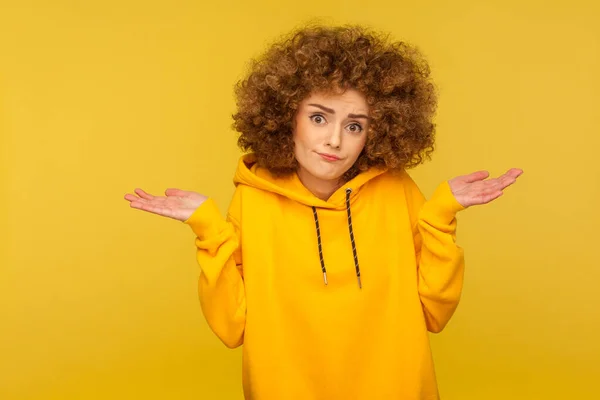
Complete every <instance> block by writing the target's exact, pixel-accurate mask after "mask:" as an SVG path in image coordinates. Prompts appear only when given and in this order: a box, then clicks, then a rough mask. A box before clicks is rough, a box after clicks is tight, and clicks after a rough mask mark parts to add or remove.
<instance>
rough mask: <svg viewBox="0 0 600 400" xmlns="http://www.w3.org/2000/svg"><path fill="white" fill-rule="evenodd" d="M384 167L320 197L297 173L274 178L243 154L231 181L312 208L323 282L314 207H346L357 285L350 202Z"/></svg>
mask: <svg viewBox="0 0 600 400" xmlns="http://www.w3.org/2000/svg"><path fill="white" fill-rule="evenodd" d="M384 172H385V170H383V169H374V168H373V169H370V170H369V171H366V172H363V173H360V174H359V175H357V176H356V177H355V178H354V179H352V180H350V181H349V182H347V183H345V184H344V185H342V187H340V188H339V189H338V190H337V191H336V192H335V193H333V195H331V197H330V198H329V199H327V201H325V200H321V199H319V198H318V197H316V196H315V195H313V194H312V193H311V192H310V191H309V190H308V189H306V188H305V187H304V185H303V184H302V182H300V179H299V178H298V176H297V175H296V174H293V175H292V176H291V177H286V178H276V177H274V176H273V175H271V174H270V173H269V171H268V170H266V169H265V168H258V166H257V164H256V158H255V156H254V155H253V154H247V155H245V156H242V157H241V158H240V160H239V163H238V167H237V170H236V173H235V176H234V179H233V182H234V184H235V185H236V186H237V185H248V186H251V187H254V188H257V189H261V190H266V191H269V192H272V193H277V194H279V195H281V196H285V197H287V198H289V199H291V200H295V201H297V202H298V203H301V204H304V205H306V206H309V207H311V208H312V214H313V218H314V221H315V233H316V240H317V245H318V249H319V261H320V263H321V272H322V273H323V282H324V284H325V285H328V281H327V268H326V265H325V258H324V256H323V246H322V242H321V227H320V224H319V214H318V212H317V209H319V208H320V209H323V208H326V209H333V210H345V211H346V213H347V216H348V219H347V221H348V234H349V239H350V244H351V246H352V255H353V258H354V269H355V273H356V279H357V282H358V287H359V289H361V288H362V283H361V277H360V265H359V261H358V253H357V251H356V241H355V238H354V231H353V229H352V212H351V205H352V202H353V200H355V199H356V198H357V196H358V195H359V193H360V190H361V188H362V187H363V186H364V184H365V183H367V182H369V181H370V180H371V179H373V178H375V177H377V176H379V175H381V174H383V173H384Z"/></svg>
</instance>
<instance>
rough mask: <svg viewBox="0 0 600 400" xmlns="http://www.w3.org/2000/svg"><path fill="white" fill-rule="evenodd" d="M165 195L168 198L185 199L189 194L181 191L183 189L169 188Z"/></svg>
mask: <svg viewBox="0 0 600 400" xmlns="http://www.w3.org/2000/svg"><path fill="white" fill-rule="evenodd" d="M165 194H166V195H167V196H180V197H183V196H185V195H186V194H187V192H186V191H185V190H181V189H176V188H168V189H167V190H165Z"/></svg>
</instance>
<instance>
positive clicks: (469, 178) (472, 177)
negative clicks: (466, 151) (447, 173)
mask: <svg viewBox="0 0 600 400" xmlns="http://www.w3.org/2000/svg"><path fill="white" fill-rule="evenodd" d="M488 176H490V173H489V172H488V171H476V172H473V173H472V174H469V175H465V176H463V181H464V182H467V183H472V182H477V181H482V180H484V179H486V178H487V177H488Z"/></svg>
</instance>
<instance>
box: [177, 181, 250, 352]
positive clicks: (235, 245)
mask: <svg viewBox="0 0 600 400" xmlns="http://www.w3.org/2000/svg"><path fill="white" fill-rule="evenodd" d="M239 209H240V202H239V189H238V190H236V192H235V194H234V196H233V200H232V202H231V206H230V207H229V212H228V213H227V219H226V220H224V219H223V218H222V217H221V214H220V212H219V210H218V208H217V206H216V204H215V203H214V201H213V200H212V199H208V200H206V201H205V202H204V203H203V204H202V205H201V206H200V207H199V208H198V209H197V210H195V211H194V213H193V214H192V215H191V216H190V218H188V219H187V220H186V221H184V222H185V223H186V224H187V225H189V226H190V227H191V228H192V230H193V231H194V233H195V234H196V258H197V260H198V264H199V265H200V268H201V274H200V279H199V282H198V291H199V295H200V305H201V307H202V311H203V313H204V317H205V318H206V321H207V322H208V325H209V326H210V328H211V329H212V330H213V332H214V333H215V334H216V335H217V336H218V337H219V339H221V341H222V342H223V343H224V344H225V345H226V346H227V347H229V348H235V347H238V346H240V345H241V344H242V343H243V341H244V328H245V325H246V295H245V289H244V279H243V271H242V257H241V254H242V252H241V245H240V244H241V240H240V232H241V227H240V223H239V219H240V218H239V215H240V213H239Z"/></svg>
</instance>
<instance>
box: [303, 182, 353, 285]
mask: <svg viewBox="0 0 600 400" xmlns="http://www.w3.org/2000/svg"><path fill="white" fill-rule="evenodd" d="M350 194H352V189H350V188H348V189H346V213H347V214H348V230H349V232H350V243H351V244H352V255H353V256H354V267H355V269H356V279H357V280H358V288H359V289H362V282H361V279H360V266H359V264H358V254H357V252H356V243H355V241H354V231H353V230H352V213H351V212H350ZM312 211H313V217H314V218H315V227H316V228H317V244H318V246H319V260H320V261H321V271H322V272H323V282H325V285H327V283H328V282H327V269H326V268H325V259H324V257H323V245H322V244H321V228H320V226H319V216H318V215H317V209H316V208H315V207H314V206H313V207H312Z"/></svg>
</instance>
